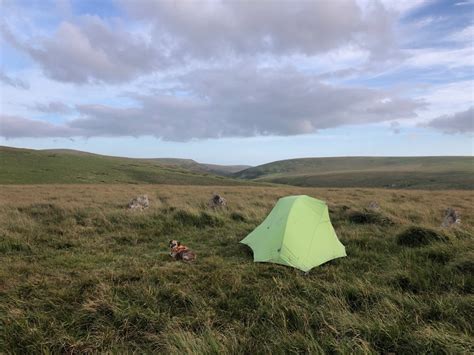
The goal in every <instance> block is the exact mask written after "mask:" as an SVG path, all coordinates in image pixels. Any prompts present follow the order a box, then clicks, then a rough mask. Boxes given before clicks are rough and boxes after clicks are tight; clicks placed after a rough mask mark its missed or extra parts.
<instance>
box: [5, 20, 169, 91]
mask: <svg viewBox="0 0 474 355" xmlns="http://www.w3.org/2000/svg"><path fill="white" fill-rule="evenodd" d="M2 32H3V35H4V37H5V38H6V39H7V40H8V41H9V42H10V43H11V44H12V45H14V46H16V47H17V48H19V49H22V50H24V51H26V52H27V53H28V54H29V55H30V56H31V57H32V58H33V59H34V60H35V61H37V62H38V63H39V64H40V65H41V66H42V68H43V70H44V72H45V73H46V74H47V75H48V76H49V77H51V78H53V79H56V80H58V81H66V82H76V83H86V82H93V81H103V82H110V83H117V82H123V81H128V80H131V79H134V78H136V77H138V76H140V75H142V74H146V73H149V72H152V71H154V70H156V69H157V68H158V67H159V65H160V60H161V58H162V57H161V55H160V54H159V53H158V51H157V49H156V48H154V47H153V46H152V45H151V44H150V43H148V42H147V41H146V39H145V38H144V37H143V36H140V35H138V34H132V33H130V32H127V31H125V30H122V29H120V26H118V25H117V26H115V27H114V28H112V27H110V26H109V25H107V24H106V23H105V22H104V21H103V20H101V19H100V18H99V17H95V16H83V17H81V19H80V21H78V22H77V23H71V22H67V21H66V22H62V23H61V24H60V25H59V27H58V29H57V31H56V33H55V34H54V35H53V36H52V37H43V38H40V39H37V40H35V43H34V44H33V43H31V44H30V43H25V42H21V41H19V40H18V39H17V38H16V37H15V35H14V34H13V33H11V32H10V31H9V30H8V29H7V28H6V27H5V26H3V28H2Z"/></svg>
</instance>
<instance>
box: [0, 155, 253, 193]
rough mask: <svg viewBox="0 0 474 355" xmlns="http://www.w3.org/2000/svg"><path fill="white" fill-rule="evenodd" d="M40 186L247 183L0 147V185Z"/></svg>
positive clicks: (153, 164) (155, 165)
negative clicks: (64, 184) (51, 184)
mask: <svg viewBox="0 0 474 355" xmlns="http://www.w3.org/2000/svg"><path fill="white" fill-rule="evenodd" d="M44 183H152V184H175V185H242V184H248V183H246V182H245V181H239V180H236V179H232V178H227V177H223V176H217V175H214V174H210V173H203V172H197V171H191V170H187V169H185V168H183V167H179V166H177V165H173V166H168V165H165V164H160V163H159V161H154V160H152V159H130V158H118V157H109V156H103V155H98V154H92V153H85V152H79V151H74V150H46V151H41V150H31V149H18V148H10V147H0V184H44Z"/></svg>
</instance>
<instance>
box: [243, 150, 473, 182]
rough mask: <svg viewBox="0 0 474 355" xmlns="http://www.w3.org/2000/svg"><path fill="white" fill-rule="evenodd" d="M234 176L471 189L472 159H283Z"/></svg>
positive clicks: (259, 179)
mask: <svg viewBox="0 0 474 355" xmlns="http://www.w3.org/2000/svg"><path fill="white" fill-rule="evenodd" d="M234 176H235V177H238V178H244V179H252V180H258V181H266V182H273V183H281V184H288V185H296V186H313V187H394V188H422V189H445V188H458V189H472V188H473V187H474V158H473V157H340V158H303V159H291V160H282V161H277V162H273V163H268V164H264V165H260V166H257V167H253V168H249V169H246V170H243V171H241V172H238V173H236V174H234Z"/></svg>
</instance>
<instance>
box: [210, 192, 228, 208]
mask: <svg viewBox="0 0 474 355" xmlns="http://www.w3.org/2000/svg"><path fill="white" fill-rule="evenodd" d="M209 206H210V207H212V208H216V207H225V206H227V201H226V200H225V198H224V197H222V196H220V195H218V194H214V195H213V196H212V198H211V199H210V200H209Z"/></svg>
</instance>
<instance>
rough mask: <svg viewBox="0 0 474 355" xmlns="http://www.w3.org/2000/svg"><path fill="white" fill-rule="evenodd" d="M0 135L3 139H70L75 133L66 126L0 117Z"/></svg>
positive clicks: (16, 117) (7, 116)
mask: <svg viewBox="0 0 474 355" xmlns="http://www.w3.org/2000/svg"><path fill="white" fill-rule="evenodd" d="M0 135H1V136H2V137H5V138H19V137H32V138H44V137H71V136H75V135H76V132H75V131H74V130H73V129H71V128H69V127H66V126H59V125H54V124H52V123H49V122H45V121H39V120H31V119H28V118H23V117H18V116H10V115H0Z"/></svg>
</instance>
